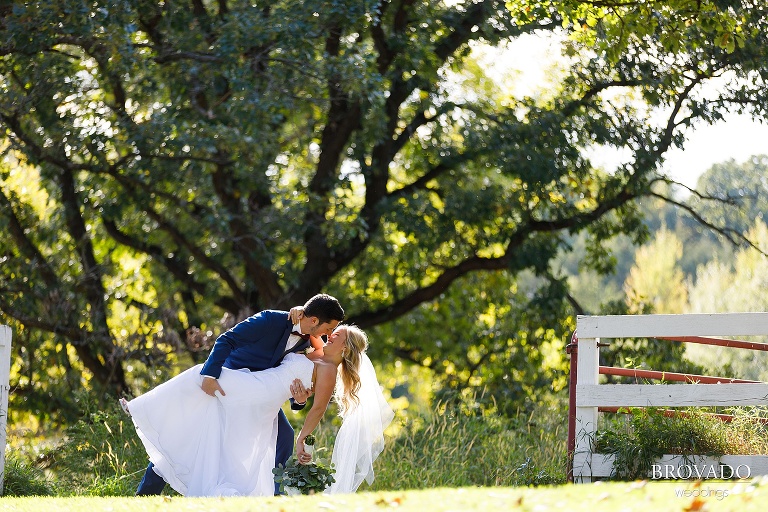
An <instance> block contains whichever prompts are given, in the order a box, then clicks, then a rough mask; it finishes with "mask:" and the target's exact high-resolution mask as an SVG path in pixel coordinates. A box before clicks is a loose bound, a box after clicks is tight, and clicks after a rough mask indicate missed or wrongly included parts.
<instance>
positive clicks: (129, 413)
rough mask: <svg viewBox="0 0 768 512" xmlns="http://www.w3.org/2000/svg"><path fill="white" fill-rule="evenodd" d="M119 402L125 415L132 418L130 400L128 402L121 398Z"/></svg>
mask: <svg viewBox="0 0 768 512" xmlns="http://www.w3.org/2000/svg"><path fill="white" fill-rule="evenodd" d="M118 402H120V408H121V409H123V411H125V414H127V415H128V416H130V415H131V411H129V410H128V400H126V399H125V398H121V399H120V400H118Z"/></svg>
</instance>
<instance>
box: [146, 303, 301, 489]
mask: <svg viewBox="0 0 768 512" xmlns="http://www.w3.org/2000/svg"><path fill="white" fill-rule="evenodd" d="M292 329H293V324H291V322H290V319H289V317H288V313H286V312H285V311H272V310H266V311H261V312H259V313H256V314H255V315H253V316H251V317H248V318H246V319H245V320H243V321H242V322H240V323H238V324H237V325H235V326H234V327H232V328H231V329H229V330H228V331H226V332H225V333H223V334H222V335H220V336H219V337H218V338H216V343H214V345H213V349H212V350H211V353H210V354H209V355H208V359H206V361H205V364H204V365H203V369H202V371H201V372H200V373H201V374H202V375H209V376H211V377H215V378H218V377H219V375H221V368H222V367H225V368H231V369H233V370H239V369H242V368H247V369H249V370H251V371H260V370H265V369H267V368H273V367H275V366H277V365H278V364H280V361H281V360H282V359H283V357H284V356H285V353H286V351H285V345H286V342H287V341H288V336H290V334H291V330H292ZM308 344H309V342H306V341H304V342H302V341H299V343H297V344H296V346H295V347H293V348H292V350H291V351H297V350H302V349H303V348H306V347H307V346H308ZM224 392H225V393H226V392H227V390H226V389H225V390H224ZM303 407H304V405H296V404H294V403H293V399H291V408H292V409H294V410H300V409H302V408H303ZM277 420H278V421H277V423H278V430H277V446H276V452H275V466H277V464H283V465H285V463H286V462H288V459H290V458H291V455H292V454H293V436H294V432H293V427H291V424H290V423H289V422H288V418H286V417H285V413H283V411H282V410H280V412H279V414H278V418H277ZM233 442H236V441H233ZM152 468H153V464H152V463H151V462H150V463H149V466H148V467H147V471H146V472H145V473H144V478H142V480H141V483H139V487H138V489H137V490H136V495H137V496H146V495H153V494H160V493H161V492H162V491H163V488H164V487H165V480H163V479H162V478H161V477H160V476H159V475H158V474H157V473H155V472H154V471H153V469H152ZM278 489H279V485H278V484H275V494H277V492H278Z"/></svg>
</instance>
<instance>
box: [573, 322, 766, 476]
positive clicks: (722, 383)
mask: <svg viewBox="0 0 768 512" xmlns="http://www.w3.org/2000/svg"><path fill="white" fill-rule="evenodd" d="M577 334H578V337H577ZM761 335H768V313H721V314H704V315H702V314H697V315H611V316H579V317H578V318H577V321H576V332H575V333H574V336H573V338H572V340H571V343H570V344H569V345H568V352H569V353H570V354H571V376H570V403H569V415H568V451H569V456H570V461H571V463H570V467H569V475H568V476H569V479H570V480H571V481H577V482H590V481H592V480H593V479H595V478H602V477H607V476H610V475H611V471H612V468H613V458H612V457H611V456H609V455H605V454H600V453H594V452H593V440H594V439H595V434H596V433H597V421H598V413H599V410H600V409H604V410H613V409H615V408H620V407H657V406H664V407H689V406H697V407H703V406H742V405H745V406H746V405H768V384H766V383H762V382H755V381H744V380H737V379H729V378H727V377H710V376H692V375H686V374H675V373H672V374H667V373H666V372H651V371H647V370H645V371H644V372H646V373H644V374H643V377H642V378H661V379H664V375H671V376H674V377H673V378H670V379H665V380H678V381H682V382H689V383H686V384H673V385H664V386H659V385H654V384H600V383H599V380H598V377H599V375H600V374H615V375H625V376H626V375H627V373H628V371H627V370H626V369H623V368H611V367H606V366H602V367H601V366H600V364H599V354H600V347H601V346H605V345H606V343H605V340H610V339H614V338H655V339H658V340H662V341H672V342H683V343H703V344H707V345H716V346H723V347H730V348H738V349H749V350H761V351H765V350H768V344H766V343H758V342H749V341H742V340H730V339H723V338H720V336H761ZM630 371H631V370H630ZM641 372H643V371H641ZM635 375H636V376H640V375H639V374H638V372H635ZM689 378H691V379H697V378H698V380H688V379H689ZM691 382H693V383H691ZM696 460H702V461H704V462H702V464H706V463H707V461H709V462H710V463H711V462H712V461H711V459H706V458H701V457H699V458H698V459H696ZM718 460H720V464H730V462H725V461H726V460H727V461H731V462H733V463H735V464H736V465H737V466H738V465H740V464H747V465H749V468H750V476H756V475H764V474H768V457H766V456H754V455H750V456H735V455H726V456H724V457H722V458H720V459H718ZM682 461H687V462H686V463H689V462H690V459H688V458H680V457H675V456H672V455H668V456H665V457H664V458H663V459H661V460H660V463H663V464H662V466H663V467H667V468H668V467H672V466H674V465H675V464H677V465H678V467H679V465H680V464H682V463H683V462H682ZM651 476H652V475H649V477H651Z"/></svg>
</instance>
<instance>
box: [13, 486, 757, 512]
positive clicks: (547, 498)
mask: <svg viewBox="0 0 768 512" xmlns="http://www.w3.org/2000/svg"><path fill="white" fill-rule="evenodd" d="M697 486H698V487H697ZM702 495H703V496H702ZM766 503H768V481H764V480H754V481H751V482H738V483H735V482H727V483H722V482H720V483H713V482H704V483H700V482H699V483H697V482H677V483H672V482H651V483H645V482H631V483H626V482H616V483H599V484H579V485H562V486H556V487H537V488H504V487H491V488H489V487H472V488H439V489H429V490H418V491H388V492H383V491H380V492H376V491H371V492H361V493H357V494H352V495H336V496H325V495H321V496H298V497H295V498H288V497H278V498H182V497H173V498H171V497H152V498H110V497H94V498H86V497H68V498H49V497H44V498H3V499H2V501H0V510H3V511H13V512H41V511H44V512H65V511H73V512H75V511H77V512H80V511H82V510H110V511H112V512H123V511H125V512H133V511H135V510H142V511H147V512H152V511H162V512H181V511H195V512H197V511H216V512H245V511H248V512H260V511H264V512H273V511H278V510H279V511H282V512H306V511H308V510H329V511H333V510H342V511H345V512H350V511H358V510H390V509H392V510H398V511H401V512H410V511H414V512H425V511H429V512H438V511H464V512H473V511H477V512H486V511H494V510H523V511H532V512H533V511H549V510H557V511H560V510H568V511H569V512H570V511H574V512H576V511H585V512H595V511H596V510H599V511H600V512H613V511H617V512H618V511H621V512H624V511H643V512H647V511H648V510H653V511H654V512H664V511H677V512H682V511H697V510H707V511H710V512H718V511H738V512H763V511H764V510H765V506H766V505H765V504H766Z"/></svg>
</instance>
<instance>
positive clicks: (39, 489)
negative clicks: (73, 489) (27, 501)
mask: <svg viewBox="0 0 768 512" xmlns="http://www.w3.org/2000/svg"><path fill="white" fill-rule="evenodd" d="M54 494H55V488H54V485H53V482H51V481H50V480H49V479H48V478H46V476H45V473H44V472H43V470H42V469H40V468H38V467H36V466H35V465H33V464H31V463H30V462H28V461H27V460H25V459H24V458H23V457H21V456H20V455H18V454H15V453H13V452H10V453H9V454H8V456H7V457H6V460H5V474H4V478H3V496H52V495H54Z"/></svg>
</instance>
